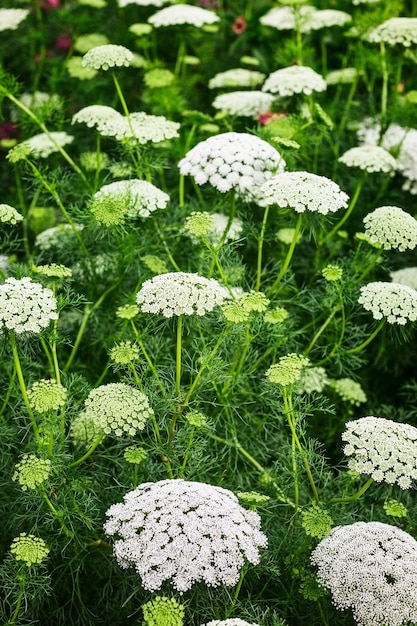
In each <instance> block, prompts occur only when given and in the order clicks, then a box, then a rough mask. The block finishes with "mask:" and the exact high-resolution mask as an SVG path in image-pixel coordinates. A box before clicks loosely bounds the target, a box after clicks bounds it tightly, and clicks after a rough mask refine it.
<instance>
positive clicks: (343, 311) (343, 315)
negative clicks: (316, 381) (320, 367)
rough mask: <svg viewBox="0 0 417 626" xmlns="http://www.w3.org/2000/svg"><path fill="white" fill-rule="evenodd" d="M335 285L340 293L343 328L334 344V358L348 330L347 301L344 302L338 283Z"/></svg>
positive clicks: (331, 356)
mask: <svg viewBox="0 0 417 626" xmlns="http://www.w3.org/2000/svg"><path fill="white" fill-rule="evenodd" d="M334 285H335V287H336V289H337V293H338V294H339V302H340V311H341V313H342V323H341V328H340V334H339V339H338V340H337V341H336V343H335V345H334V346H333V350H332V351H331V352H330V354H329V358H333V357H334V355H335V354H336V352H337V351H338V349H339V348H340V346H341V345H342V341H343V337H344V336H345V331H346V314H345V303H344V302H343V295H342V290H341V289H340V287H339V285H338V284H337V283H334Z"/></svg>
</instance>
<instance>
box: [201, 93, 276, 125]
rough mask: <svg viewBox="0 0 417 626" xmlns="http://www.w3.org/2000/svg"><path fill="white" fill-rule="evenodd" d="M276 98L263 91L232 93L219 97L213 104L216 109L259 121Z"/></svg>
mask: <svg viewBox="0 0 417 626" xmlns="http://www.w3.org/2000/svg"><path fill="white" fill-rule="evenodd" d="M273 101H274V96H273V95H272V94H270V93H264V92H263V91H231V92H230V93H223V94H221V95H219V96H217V97H216V98H215V99H214V100H213V103H212V106H213V107H214V108H215V109H218V110H219V111H221V112H222V113H227V114H228V115H236V116H237V117H252V118H253V119H255V120H256V119H257V118H258V116H259V115H263V114H265V113H267V111H269V109H270V108H271V105H272V103H273Z"/></svg>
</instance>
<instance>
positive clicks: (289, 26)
mask: <svg viewBox="0 0 417 626" xmlns="http://www.w3.org/2000/svg"><path fill="white" fill-rule="evenodd" d="M316 11H317V9H316V8H315V7H312V6H310V5H306V4H305V5H298V6H296V7H291V6H284V7H274V8H272V9H270V10H269V11H268V13H265V15H262V17H260V19H259V22H260V23H261V24H262V26H270V27H271V28H276V29H277V30H295V28H296V25H297V23H298V28H299V29H300V32H301V33H309V32H310V31H311V27H310V18H311V17H312V15H314V13H315V12H316Z"/></svg>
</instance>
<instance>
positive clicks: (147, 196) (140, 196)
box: [93, 178, 169, 219]
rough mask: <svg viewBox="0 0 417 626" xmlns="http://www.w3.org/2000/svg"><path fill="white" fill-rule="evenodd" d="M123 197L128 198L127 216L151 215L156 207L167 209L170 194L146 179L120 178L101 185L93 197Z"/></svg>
mask: <svg viewBox="0 0 417 626" xmlns="http://www.w3.org/2000/svg"><path fill="white" fill-rule="evenodd" d="M104 196H110V197H121V196H122V197H123V198H125V199H126V203H127V204H126V216H127V217H129V218H132V219H133V218H135V217H137V216H140V217H149V215H150V214H151V212H153V211H156V209H165V207H166V206H167V204H168V202H169V195H168V194H167V193H165V192H164V191H161V190H160V189H158V187H155V185H152V183H149V182H148V181H146V180H139V179H135V178H134V179H131V180H119V181H116V182H114V183H109V184H108V185H104V186H103V187H101V188H100V189H99V190H98V191H97V192H96V193H95V194H94V196H93V198H103V197H104Z"/></svg>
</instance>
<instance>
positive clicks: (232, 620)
mask: <svg viewBox="0 0 417 626" xmlns="http://www.w3.org/2000/svg"><path fill="white" fill-rule="evenodd" d="M202 626H259V624H255V623H254V622H247V621H245V620H244V619H240V618H239V617H229V618H228V619H215V620H212V621H211V622H207V623H206V624H202Z"/></svg>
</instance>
